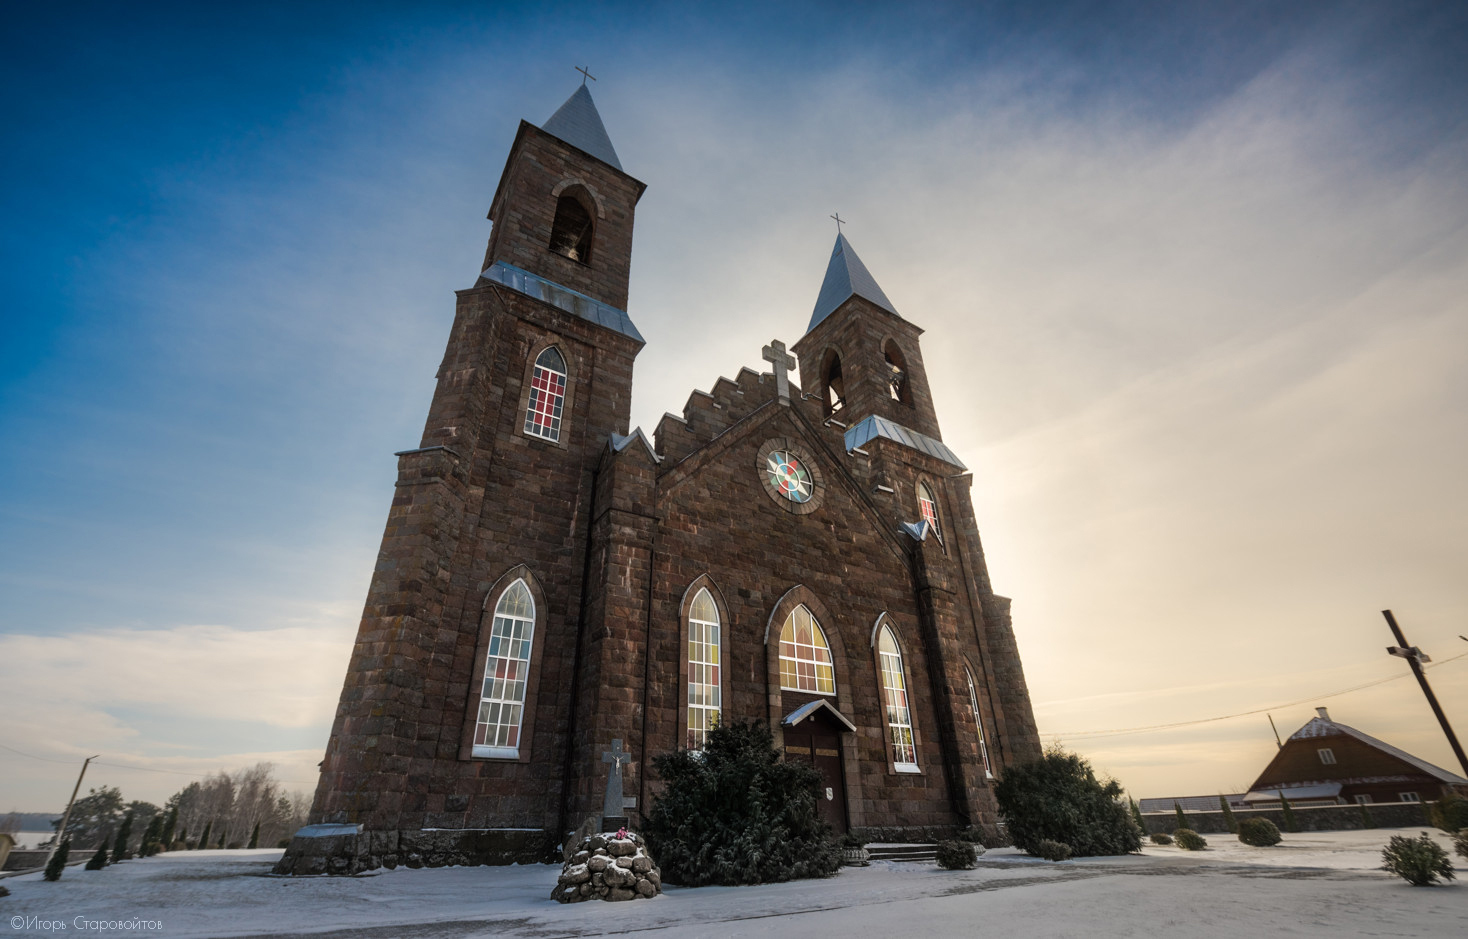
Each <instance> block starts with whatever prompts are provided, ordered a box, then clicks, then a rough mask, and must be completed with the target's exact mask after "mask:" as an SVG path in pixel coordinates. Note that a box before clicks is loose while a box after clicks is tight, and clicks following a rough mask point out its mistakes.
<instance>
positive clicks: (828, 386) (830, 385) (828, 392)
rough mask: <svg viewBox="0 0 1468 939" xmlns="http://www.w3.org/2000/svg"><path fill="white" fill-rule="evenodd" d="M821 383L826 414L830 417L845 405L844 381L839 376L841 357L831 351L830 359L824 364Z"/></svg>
mask: <svg viewBox="0 0 1468 939" xmlns="http://www.w3.org/2000/svg"><path fill="white" fill-rule="evenodd" d="M823 384H824V386H825V404H826V416H827V417H830V416H831V415H833V414H835V413H836V412H837V411H840V410H841V409H842V408H844V407H846V382H845V381H844V380H843V379H842V378H841V357H840V356H838V355H837V354H836V353H834V352H833V353H831V361H830V363H829V364H827V366H826V375H825V380H824V381H823Z"/></svg>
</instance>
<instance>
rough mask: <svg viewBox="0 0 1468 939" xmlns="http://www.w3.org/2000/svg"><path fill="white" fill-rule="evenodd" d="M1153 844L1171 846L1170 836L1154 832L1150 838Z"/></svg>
mask: <svg viewBox="0 0 1468 939" xmlns="http://www.w3.org/2000/svg"><path fill="white" fill-rule="evenodd" d="M1150 837H1151V838H1152V843H1153V844H1172V835H1169V834H1167V833H1166V832H1162V831H1154V832H1152V834H1151V836H1150Z"/></svg>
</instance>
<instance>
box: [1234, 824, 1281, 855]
mask: <svg viewBox="0 0 1468 939" xmlns="http://www.w3.org/2000/svg"><path fill="white" fill-rule="evenodd" d="M1239 840H1240V841H1242V842H1243V843H1244V844H1247V845H1251V846H1253V847H1255V848H1268V847H1270V846H1272V845H1276V844H1279V843H1280V841H1281V840H1282V839H1281V838H1280V835H1279V829H1278V828H1276V827H1275V826H1274V822H1271V821H1270V820H1269V819H1267V818H1246V819H1244V820H1243V821H1242V822H1239Z"/></svg>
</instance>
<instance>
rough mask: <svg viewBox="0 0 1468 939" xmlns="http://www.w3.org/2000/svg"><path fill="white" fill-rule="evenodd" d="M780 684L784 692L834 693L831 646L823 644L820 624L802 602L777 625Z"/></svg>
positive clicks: (823, 635) (824, 638)
mask: <svg viewBox="0 0 1468 939" xmlns="http://www.w3.org/2000/svg"><path fill="white" fill-rule="evenodd" d="M780 687H781V688H784V689H785V690H786V691H813V692H815V693H816V694H835V693H836V672H835V671H834V670H833V669H832V668H831V647H830V646H828V645H827V644H826V634H825V633H824V632H822V631H821V624H820V623H818V622H816V618H815V617H814V616H811V615H810V610H807V609H806V608H805V606H804V605H801V606H798V607H796V608H795V609H794V610H793V611H791V613H790V615H789V616H787V617H785V625H784V626H782V627H780Z"/></svg>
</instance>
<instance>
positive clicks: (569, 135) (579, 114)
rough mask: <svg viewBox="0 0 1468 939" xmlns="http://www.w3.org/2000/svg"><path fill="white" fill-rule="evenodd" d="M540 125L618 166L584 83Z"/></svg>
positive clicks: (575, 145)
mask: <svg viewBox="0 0 1468 939" xmlns="http://www.w3.org/2000/svg"><path fill="white" fill-rule="evenodd" d="M540 129H541V130H543V131H545V132H546V133H547V134H550V135H551V136H553V137H559V138H560V139H561V140H564V141H565V142H566V143H568V144H570V145H571V146H573V147H576V148H578V149H581V150H585V151H586V152H587V153H589V154H591V155H592V156H594V157H596V158H597V159H598V160H601V161H602V162H603V163H609V164H611V165H612V166H615V167H616V168H617V169H619V170H620V169H622V163H621V161H620V160H618V159H617V151H616V150H615V149H613V148H612V138H610V137H608V136H607V129H606V126H605V125H604V124H602V122H601V115H600V114H598V113H597V111H596V105H595V104H594V103H592V100H591V92H590V91H588V90H587V88H586V86H585V85H582V86H581V87H580V88H577V89H576V91H575V92H574V93H573V94H572V95H571V97H569V98H567V99H566V103H565V104H563V105H561V106H560V107H559V108H557V109H556V113H554V114H552V115H551V116H550V120H548V121H546V122H545V123H544V124H543V125H541V128H540ZM623 172H626V171H625V170H623Z"/></svg>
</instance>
